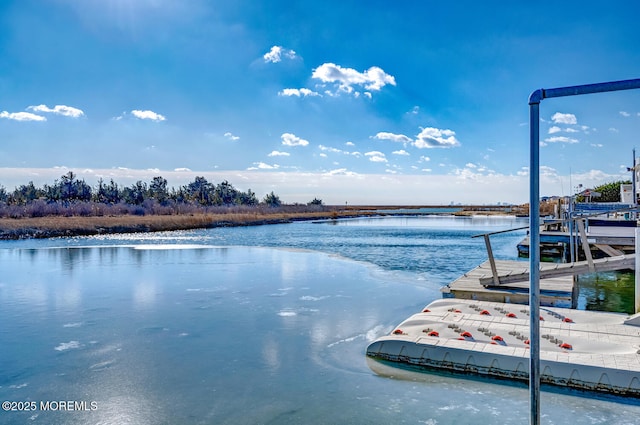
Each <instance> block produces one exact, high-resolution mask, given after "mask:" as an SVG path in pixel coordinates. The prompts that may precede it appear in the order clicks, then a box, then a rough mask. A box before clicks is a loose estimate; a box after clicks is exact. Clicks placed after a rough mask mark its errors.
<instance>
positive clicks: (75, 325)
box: [62, 322, 82, 328]
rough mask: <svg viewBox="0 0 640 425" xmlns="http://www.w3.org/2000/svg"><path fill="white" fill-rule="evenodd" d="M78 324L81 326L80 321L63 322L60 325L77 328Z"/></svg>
mask: <svg viewBox="0 0 640 425" xmlns="http://www.w3.org/2000/svg"><path fill="white" fill-rule="evenodd" d="M80 326H82V322H75V323H65V324H64V325H62V327H63V328H79V327H80Z"/></svg>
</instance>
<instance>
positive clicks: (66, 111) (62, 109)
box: [27, 105, 84, 118]
mask: <svg viewBox="0 0 640 425" xmlns="http://www.w3.org/2000/svg"><path fill="white" fill-rule="evenodd" d="M27 109H30V110H32V111H34V112H48V113H52V114H56V115H62V116H64V117H71V118H80V117H82V116H84V112H83V111H82V110H81V109H78V108H74V107H73V106H66V105H56V106H54V107H53V108H49V107H48V106H47V105H38V106H29V107H27Z"/></svg>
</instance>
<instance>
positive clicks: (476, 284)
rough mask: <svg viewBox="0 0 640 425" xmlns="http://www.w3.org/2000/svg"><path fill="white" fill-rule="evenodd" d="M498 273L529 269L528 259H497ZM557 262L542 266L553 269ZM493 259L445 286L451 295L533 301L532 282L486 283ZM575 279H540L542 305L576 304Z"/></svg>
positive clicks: (490, 277)
mask: <svg viewBox="0 0 640 425" xmlns="http://www.w3.org/2000/svg"><path fill="white" fill-rule="evenodd" d="M495 266H496V269H497V272H498V275H509V274H521V273H525V272H526V273H528V272H529V263H528V262H527V261H508V260H496V261H495ZM554 266H557V264H555V263H542V264H541V269H542V270H543V271H544V270H545V269H548V270H551V269H553V268H554ZM492 277H493V272H492V268H491V264H490V261H488V260H487V261H485V262H484V263H482V264H480V265H479V266H478V267H476V268H475V269H473V270H471V271H468V272H467V273H465V274H463V275H462V276H460V277H459V278H458V279H456V280H454V281H453V282H451V283H449V284H448V285H447V286H445V287H443V288H442V289H441V292H442V293H443V294H444V296H445V297H448V298H459V299H467V300H478V301H493V302H503V303H513V304H528V303H529V282H528V281H520V282H510V283H505V284H501V285H499V286H488V285H486V284H485V283H483V282H486V279H492ZM574 286H575V285H574V280H573V277H572V276H571V275H564V276H556V277H550V278H547V279H541V280H540V304H541V305H544V306H556V307H572V306H575V303H576V294H575V289H574Z"/></svg>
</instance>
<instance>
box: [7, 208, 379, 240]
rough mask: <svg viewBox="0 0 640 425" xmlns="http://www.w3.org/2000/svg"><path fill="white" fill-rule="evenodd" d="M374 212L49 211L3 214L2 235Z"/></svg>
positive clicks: (207, 224)
mask: <svg viewBox="0 0 640 425" xmlns="http://www.w3.org/2000/svg"><path fill="white" fill-rule="evenodd" d="M369 214H373V212H371V211H354V210H348V211H346V210H337V209H333V208H327V207H322V208H310V207H306V206H299V207H289V208H287V207H282V208H275V209H274V208H253V209H246V208H238V209H233V208H232V209H225V210H223V211H202V212H186V213H183V214H162V215H160V214H146V215H136V214H120V215H100V216H90V215H76V216H63V215H49V216H44V217H24V218H6V217H5V218H0V239H25V238H49V237H57V236H85V235H96V234H108V233H132V232H158V231H167V230H187V229H198V228H211V227H231V226H254V225H262V224H275V223H289V222H292V221H298V220H322V219H337V218H344V217H354V216H356V215H369Z"/></svg>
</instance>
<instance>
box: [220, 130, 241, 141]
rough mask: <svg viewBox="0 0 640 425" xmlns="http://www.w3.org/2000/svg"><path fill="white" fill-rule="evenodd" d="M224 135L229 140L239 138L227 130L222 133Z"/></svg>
mask: <svg viewBox="0 0 640 425" xmlns="http://www.w3.org/2000/svg"><path fill="white" fill-rule="evenodd" d="M224 137H226V138H227V139H229V140H231V141H233V142H235V141H236V140H240V137H238V136H235V135H234V134H233V133H230V132H228V131H227V132H226V133H224Z"/></svg>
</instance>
